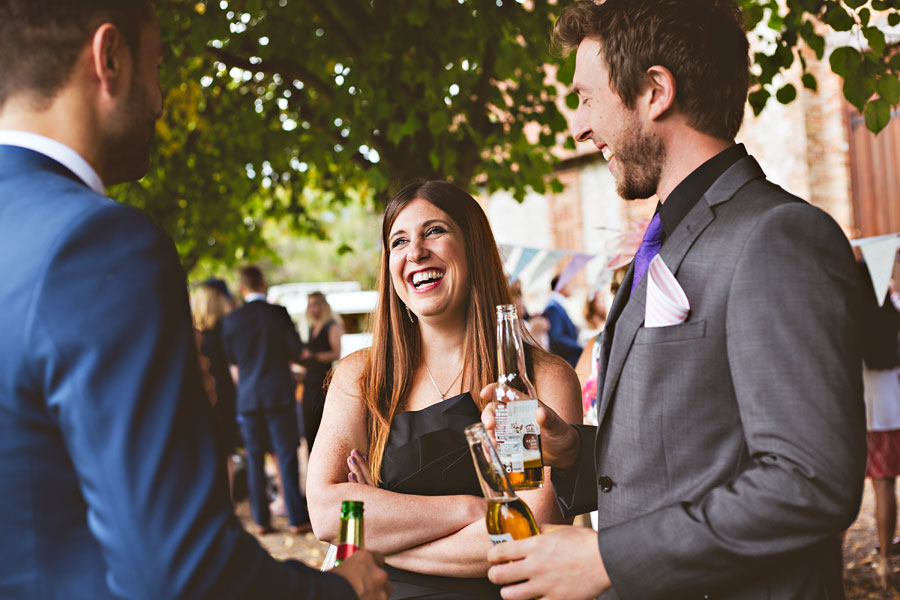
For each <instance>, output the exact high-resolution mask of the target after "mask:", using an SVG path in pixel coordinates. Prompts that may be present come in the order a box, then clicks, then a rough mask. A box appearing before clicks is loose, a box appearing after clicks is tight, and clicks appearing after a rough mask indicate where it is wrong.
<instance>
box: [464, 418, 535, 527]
mask: <svg viewBox="0 0 900 600" xmlns="http://www.w3.org/2000/svg"><path fill="white" fill-rule="evenodd" d="M466 440H467V441H468V442H469V451H470V452H471V453H472V461H473V462H474V463H475V470H476V471H477V472H478V482H479V483H480V484H481V490H482V492H484V497H485V499H486V500H487V516H486V518H485V523H486V525H487V530H488V537H490V538H491V542H493V543H494V544H499V543H501V542H510V541H512V540H521V539H523V538H527V537H531V536H533V535H538V534H539V533H540V531H539V530H538V527H537V524H536V523H535V522H534V515H532V514H531V509H530V508H528V505H527V504H525V502H523V501H522V499H521V498H519V497H518V496H516V492H515V491H514V490H513V487H512V485H511V484H510V483H509V478H508V477H507V476H506V469H504V467H503V465H502V464H501V463H500V457H499V456H498V454H497V449H496V448H495V447H494V444H492V443H491V440H490V438H489V437H488V435H487V431H485V429H484V425H482V424H481V423H475V424H473V425H469V426H468V427H466Z"/></svg>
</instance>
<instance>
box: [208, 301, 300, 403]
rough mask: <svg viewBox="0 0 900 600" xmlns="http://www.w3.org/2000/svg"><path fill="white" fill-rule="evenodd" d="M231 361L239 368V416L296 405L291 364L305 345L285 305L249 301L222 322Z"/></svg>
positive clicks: (226, 352)
mask: <svg viewBox="0 0 900 600" xmlns="http://www.w3.org/2000/svg"><path fill="white" fill-rule="evenodd" d="M222 343H223V345H224V346H225V355H226V356H227V357H228V362H230V363H231V364H233V365H237V368H238V399H237V410H238V412H239V413H245V412H253V411H258V410H268V409H273V408H285V407H289V406H294V404H295V402H296V400H295V396H294V391H295V390H296V388H297V384H296V382H295V381H294V376H293V374H292V373H291V361H297V360H300V352H301V351H302V350H303V342H301V341H300V335H299V334H298V333H297V327H296V326H295V325H294V322H293V321H292V320H291V317H290V315H288V312H287V310H286V309H285V308H284V307H283V306H278V305H277V304H269V303H268V302H266V301H265V300H254V301H253V302H248V303H246V304H244V305H243V306H242V307H240V308H239V309H237V310H236V311H234V312H232V313H230V314H228V315H226V316H225V318H224V319H223V321H222Z"/></svg>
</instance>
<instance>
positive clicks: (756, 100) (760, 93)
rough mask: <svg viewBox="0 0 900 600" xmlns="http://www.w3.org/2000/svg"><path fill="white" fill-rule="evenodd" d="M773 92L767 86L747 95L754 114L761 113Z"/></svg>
mask: <svg viewBox="0 0 900 600" xmlns="http://www.w3.org/2000/svg"><path fill="white" fill-rule="evenodd" d="M770 96H771V94H769V91H768V90H766V89H765V88H760V89H758V90H755V91H753V92H750V94H749V95H748V96H747V101H748V102H750V106H751V107H752V108H753V114H754V115H757V116H758V115H759V113H761V112H762V110H763V108H765V106H766V102H768V101H769V98H770Z"/></svg>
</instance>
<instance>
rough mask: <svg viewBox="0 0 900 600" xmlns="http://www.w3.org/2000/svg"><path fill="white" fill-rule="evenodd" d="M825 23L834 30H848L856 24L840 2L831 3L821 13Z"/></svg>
mask: <svg viewBox="0 0 900 600" xmlns="http://www.w3.org/2000/svg"><path fill="white" fill-rule="evenodd" d="M822 18H823V19H824V21H825V23H827V24H828V25H830V26H831V28H832V29H834V30H835V31H850V30H851V29H853V26H854V25H855V24H856V21H854V20H853V17H852V16H850V14H849V13H848V12H847V11H846V10H844V7H842V6H841V5H840V4H837V3H835V4H832V5H831V6H830V7H829V8H828V10H826V11H825V14H824V15H822Z"/></svg>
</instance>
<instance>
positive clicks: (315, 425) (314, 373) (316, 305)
mask: <svg viewBox="0 0 900 600" xmlns="http://www.w3.org/2000/svg"><path fill="white" fill-rule="evenodd" d="M306 318H307V319H308V321H309V324H310V325H309V337H308V338H307V343H306V351H304V353H303V360H302V361H300V362H301V364H302V365H303V366H304V367H306V372H305V373H304V374H303V426H304V429H305V432H306V443H307V444H308V446H309V451H310V452H312V447H313V442H314V441H315V439H316V433H317V432H318V431H319V423H321V421H322V409H323V408H324V407H325V380H326V378H327V377H328V373H329V371H331V367H332V365H333V364H334V362H335V361H336V360H338V359H339V358H340V357H341V335H342V334H343V333H344V327H343V325H342V324H341V322H340V319H339V317H335V314H334V312H332V310H331V305H330V304H328V300H327V299H326V298H325V294H323V293H322V292H313V293H312V294H310V295H309V297H308V298H307V301H306Z"/></svg>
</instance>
